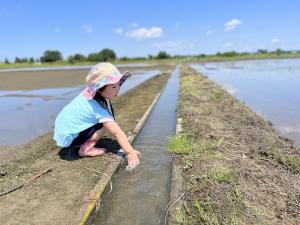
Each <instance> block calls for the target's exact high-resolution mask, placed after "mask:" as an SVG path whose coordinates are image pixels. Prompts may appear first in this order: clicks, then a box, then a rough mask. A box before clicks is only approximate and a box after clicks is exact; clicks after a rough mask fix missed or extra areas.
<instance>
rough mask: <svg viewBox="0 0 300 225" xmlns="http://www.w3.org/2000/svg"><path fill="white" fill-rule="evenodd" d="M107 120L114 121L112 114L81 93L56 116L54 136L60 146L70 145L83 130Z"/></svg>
mask: <svg viewBox="0 0 300 225" xmlns="http://www.w3.org/2000/svg"><path fill="white" fill-rule="evenodd" d="M107 121H114V117H113V116H112V114H111V113H110V112H109V111H108V110H107V109H105V108H103V107H102V106H101V105H100V104H99V103H98V102H97V101H96V100H94V99H93V100H87V99H86V98H85V97H84V96H83V94H82V93H80V94H79V95H78V96H77V97H76V98H74V99H73V100H72V101H71V102H70V103H69V104H68V105H66V106H65V107H64V108H63V109H62V111H61V112H60V113H59V114H58V116H57V117H56V120H55V128H54V137H53V138H54V140H55V141H56V143H57V145H58V146H61V147H68V146H69V145H70V144H71V143H72V141H73V140H74V139H75V138H76V137H78V135H79V133H80V132H81V131H83V130H85V129H87V128H89V127H91V126H93V125H95V124H97V123H103V122H107Z"/></svg>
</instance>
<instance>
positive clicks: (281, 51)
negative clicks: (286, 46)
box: [275, 48, 285, 55]
mask: <svg viewBox="0 0 300 225" xmlns="http://www.w3.org/2000/svg"><path fill="white" fill-rule="evenodd" d="M275 53H276V55H281V54H283V53H285V51H283V50H281V49H280V48H278V49H276V51H275Z"/></svg>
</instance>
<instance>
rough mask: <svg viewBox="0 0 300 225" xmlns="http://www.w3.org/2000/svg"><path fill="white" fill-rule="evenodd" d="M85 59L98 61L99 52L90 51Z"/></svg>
mask: <svg viewBox="0 0 300 225" xmlns="http://www.w3.org/2000/svg"><path fill="white" fill-rule="evenodd" d="M87 60H88V61H98V62H99V61H101V60H100V56H99V53H90V54H89V55H88V57H87Z"/></svg>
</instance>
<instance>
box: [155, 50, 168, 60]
mask: <svg viewBox="0 0 300 225" xmlns="http://www.w3.org/2000/svg"><path fill="white" fill-rule="evenodd" d="M156 58H157V59H167V58H170V55H169V54H168V53H167V52H165V51H160V52H159V53H158V54H157V56H156Z"/></svg>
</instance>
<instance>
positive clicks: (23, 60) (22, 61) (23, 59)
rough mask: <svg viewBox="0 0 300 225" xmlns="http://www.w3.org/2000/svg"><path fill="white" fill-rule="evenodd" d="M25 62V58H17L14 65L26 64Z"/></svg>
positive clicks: (26, 60)
mask: <svg viewBox="0 0 300 225" xmlns="http://www.w3.org/2000/svg"><path fill="white" fill-rule="evenodd" d="M26 62H28V59H27V58H19V57H16V58H15V63H26Z"/></svg>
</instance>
